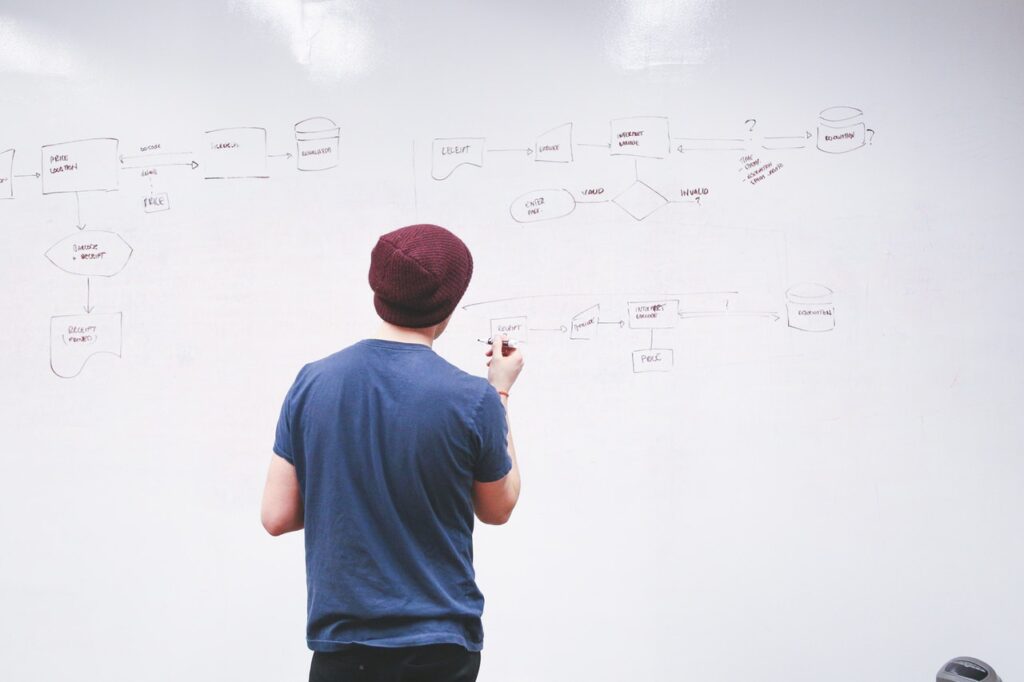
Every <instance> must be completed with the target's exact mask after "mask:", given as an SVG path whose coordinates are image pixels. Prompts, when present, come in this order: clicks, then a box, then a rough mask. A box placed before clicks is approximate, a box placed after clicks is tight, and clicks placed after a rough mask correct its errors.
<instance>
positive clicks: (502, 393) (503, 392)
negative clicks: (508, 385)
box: [498, 391, 508, 398]
mask: <svg viewBox="0 0 1024 682" xmlns="http://www.w3.org/2000/svg"><path fill="white" fill-rule="evenodd" d="M498 395H503V396H505V397H506V398H507V397H508V392H507V391H498Z"/></svg>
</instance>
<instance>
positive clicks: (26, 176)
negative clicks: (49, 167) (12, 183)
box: [14, 173, 42, 180]
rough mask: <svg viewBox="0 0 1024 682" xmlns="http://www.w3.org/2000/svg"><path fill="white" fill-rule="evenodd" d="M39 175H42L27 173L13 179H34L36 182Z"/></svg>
mask: <svg viewBox="0 0 1024 682" xmlns="http://www.w3.org/2000/svg"><path fill="white" fill-rule="evenodd" d="M41 175H42V173H29V174H28V175H15V176H14V177H16V178H36V179H37V180H38V179H39V177H40V176H41Z"/></svg>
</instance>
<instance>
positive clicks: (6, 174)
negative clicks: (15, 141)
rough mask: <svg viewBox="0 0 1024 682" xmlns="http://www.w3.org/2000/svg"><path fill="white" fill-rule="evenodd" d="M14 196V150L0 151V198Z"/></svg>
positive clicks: (11, 197)
mask: <svg viewBox="0 0 1024 682" xmlns="http://www.w3.org/2000/svg"><path fill="white" fill-rule="evenodd" d="M13 198H14V150H13V149H8V150H6V151H2V152H0V199H13Z"/></svg>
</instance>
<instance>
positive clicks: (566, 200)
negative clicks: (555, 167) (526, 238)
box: [509, 189, 576, 223]
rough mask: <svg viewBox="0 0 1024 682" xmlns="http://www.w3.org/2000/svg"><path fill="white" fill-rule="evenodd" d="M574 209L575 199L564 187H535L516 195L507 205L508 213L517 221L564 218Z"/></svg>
mask: <svg viewBox="0 0 1024 682" xmlns="http://www.w3.org/2000/svg"><path fill="white" fill-rule="evenodd" d="M575 210H576V200H575V199H573V196H572V194H570V193H569V191H568V190H564V189H535V190H533V191H532V192H527V193H526V194H523V195H522V196H519V197H516V199H515V200H514V201H513V202H512V205H511V206H510V207H509V213H510V214H511V215H512V219H513V220H515V221H516V222H517V223H536V222H540V221H541V220H554V219H555V218H564V217H565V216H567V215H569V214H570V213H572V212H573V211H575Z"/></svg>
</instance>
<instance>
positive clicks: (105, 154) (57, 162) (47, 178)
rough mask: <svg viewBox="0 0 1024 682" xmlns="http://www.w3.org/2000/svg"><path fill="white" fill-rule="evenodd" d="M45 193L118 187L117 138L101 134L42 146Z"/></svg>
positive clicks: (107, 190)
mask: <svg viewBox="0 0 1024 682" xmlns="http://www.w3.org/2000/svg"><path fill="white" fill-rule="evenodd" d="M42 173H43V176H42V177H43V194H61V193H64V192H112V191H114V190H116V189H117V173H118V167H117V140H116V139H114V138H111V137H97V138H93V139H89V140H76V141H74V142H61V143H58V144H48V145H43V147H42Z"/></svg>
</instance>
